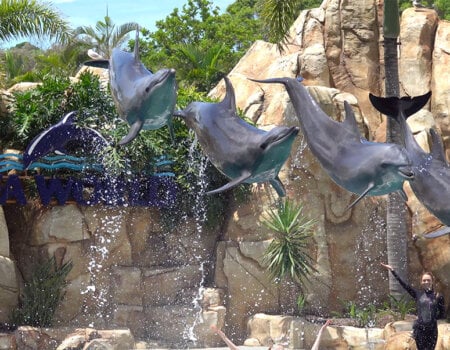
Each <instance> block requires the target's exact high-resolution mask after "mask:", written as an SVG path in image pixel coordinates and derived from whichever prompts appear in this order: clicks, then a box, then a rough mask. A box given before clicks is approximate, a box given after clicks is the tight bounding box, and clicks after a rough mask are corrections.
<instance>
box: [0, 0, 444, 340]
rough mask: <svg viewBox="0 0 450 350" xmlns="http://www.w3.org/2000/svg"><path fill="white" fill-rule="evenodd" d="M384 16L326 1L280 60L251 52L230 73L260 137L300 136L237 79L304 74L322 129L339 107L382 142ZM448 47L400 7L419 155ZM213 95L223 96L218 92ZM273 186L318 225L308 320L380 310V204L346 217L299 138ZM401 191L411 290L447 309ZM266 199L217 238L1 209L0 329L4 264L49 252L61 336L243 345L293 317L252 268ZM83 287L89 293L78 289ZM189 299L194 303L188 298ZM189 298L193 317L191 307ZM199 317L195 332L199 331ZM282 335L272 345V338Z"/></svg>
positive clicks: (120, 214)
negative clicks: (281, 187)
mask: <svg viewBox="0 0 450 350" xmlns="http://www.w3.org/2000/svg"><path fill="white" fill-rule="evenodd" d="M381 5H382V4H381V2H380V1H376V0H371V1H352V2H349V1H345V0H328V1H324V3H323V5H322V7H321V8H320V9H313V10H309V11H304V12H302V13H301V14H300V16H299V18H298V19H297V21H296V22H295V23H294V25H293V26H292V28H291V30H290V40H289V45H288V46H287V47H286V50H285V51H284V52H279V51H278V50H277V48H276V45H272V44H269V43H266V42H262V41H258V42H256V43H255V44H254V45H253V46H252V48H251V49H250V50H249V51H248V52H247V54H246V55H245V56H244V57H243V58H242V60H241V61H240V62H239V63H238V65H237V66H236V67H235V68H234V69H233V71H232V72H231V73H230V74H229V77H230V79H231V80H232V83H233V85H234V87H235V90H236V96H237V101H236V102H237V106H238V107H239V108H240V109H241V110H243V111H244V112H245V114H246V116H247V117H249V118H251V119H252V120H253V121H254V122H255V123H256V124H257V125H258V127H260V128H266V129H270V128H271V127H273V126H275V125H298V120H297V118H296V116H295V113H294V111H293V107H292V105H291V103H290V101H289V98H288V96H287V93H286V91H285V90H284V89H283V87H282V86H278V85H264V86H263V85H260V84H257V83H254V82H251V81H249V80H248V79H247V78H249V77H251V78H258V79H264V78H270V77H281V76H290V77H295V76H297V75H301V76H303V77H304V78H305V82H304V83H305V85H307V86H308V90H309V92H310V93H311V95H312V96H313V97H314V98H315V99H316V100H317V101H318V103H319V104H320V105H321V107H322V108H323V110H324V111H325V112H326V113H327V114H328V115H329V116H330V117H331V118H335V119H337V120H342V118H343V107H342V104H343V101H344V100H347V101H348V102H349V103H350V104H351V105H352V107H353V109H354V110H355V112H356V116H357V120H358V122H359V125H360V129H361V133H362V134H363V135H364V136H365V137H367V138H368V139H372V140H377V141H383V140H384V138H385V136H384V135H385V124H384V123H385V121H384V117H382V116H381V115H380V114H379V113H377V112H376V111H375V110H374V108H372V106H371V105H370V102H369V100H368V94H369V92H372V93H374V94H377V95H383V94H384V92H383V89H384V72H383V62H382V60H383V59H382V58H383V45H382V28H381V25H380V23H382V12H381V9H382V6H381ZM449 37H450V23H449V22H446V21H442V20H439V19H438V17H437V15H436V13H435V12H434V11H432V10H426V9H423V10H420V11H419V10H417V11H416V10H414V9H409V10H406V11H405V12H404V13H403V15H402V20H401V36H400V40H401V45H400V46H399V50H400V55H399V57H400V62H399V71H400V72H399V74H400V82H401V93H402V95H419V94H423V93H424V92H426V91H428V90H430V89H431V90H432V92H433V97H432V100H431V102H430V103H429V105H428V106H427V107H426V108H425V109H424V110H422V111H421V112H420V113H418V114H417V115H416V116H414V117H413V118H412V119H413V120H412V121H411V128H412V129H413V131H414V133H415V134H416V136H417V138H418V140H419V141H420V142H421V144H422V145H423V147H424V148H427V147H429V146H428V144H427V142H428V141H427V140H428V137H427V129H428V128H430V127H431V126H435V127H437V128H438V129H439V130H440V131H441V134H442V136H443V138H444V142H445V144H446V146H447V147H446V148H447V150H448V149H450V125H449V113H450V111H449V108H450V107H449V103H448V101H450V78H449V69H448V67H449V59H450V41H449V40H448V38H449ZM211 95H212V96H215V97H221V96H223V95H224V85H223V83H221V84H219V85H218V86H217V87H216V88H215V89H214V90H213V91H212V92H211ZM280 177H281V178H282V181H283V183H284V184H285V185H286V189H287V193H288V196H289V197H290V198H294V199H297V200H298V201H300V202H302V203H304V210H305V213H306V215H307V216H308V217H310V218H314V219H316V220H317V225H316V228H315V234H314V237H313V240H312V242H311V245H310V253H311V255H312V256H313V257H314V260H315V263H316V269H317V273H316V274H315V275H314V276H313V278H312V279H311V281H310V283H309V285H307V289H306V290H307V304H306V309H305V310H306V311H307V312H309V313H314V314H316V315H322V316H326V315H328V314H329V313H330V312H332V311H341V310H342V304H343V303H345V302H348V301H356V302H358V303H359V302H361V303H365V304H368V303H374V302H375V303H376V302H380V301H381V300H385V299H386V297H387V293H388V283H387V274H386V272H385V271H384V270H381V269H380V268H379V263H380V262H385V261H386V260H387V257H386V237H385V226H386V222H385V214H386V213H385V198H383V197H376V198H375V197H371V198H366V199H364V200H363V201H361V202H360V203H359V204H358V205H356V206H355V207H354V208H353V209H352V210H348V211H346V210H345V208H346V207H347V205H348V204H349V203H351V202H352V201H353V200H354V199H355V196H354V195H353V194H351V193H349V192H347V191H346V190H343V189H341V188H340V187H338V186H337V185H336V184H334V183H333V182H332V181H331V179H330V178H329V177H328V175H327V174H326V173H325V172H324V171H323V170H322V168H321V166H320V164H319V163H318V162H317V161H316V159H315V158H314V157H313V156H312V154H311V153H310V151H309V150H308V146H307V144H306V142H305V140H304V138H303V136H302V135H301V134H300V135H299V137H298V138H297V141H296V143H295V145H294V147H293V151H292V154H291V156H290V158H289V160H288V162H287V164H286V165H285V167H284V168H283V169H282V172H281V173H280ZM406 190H407V192H408V195H409V201H408V207H409V210H410V213H411V232H410V235H411V236H412V235H413V234H417V235H419V239H418V240H417V241H415V242H413V240H412V239H411V240H409V242H408V249H409V260H410V261H409V266H410V273H411V276H410V278H411V281H412V282H415V280H416V278H417V276H418V275H419V274H420V272H421V271H422V270H423V269H426V270H431V271H433V272H434V273H435V274H436V275H437V277H438V279H439V286H438V287H439V288H440V290H441V291H442V292H444V294H445V296H446V300H447V301H449V300H450V294H449V292H450V291H449V289H448V286H449V285H450V269H449V264H450V251H449V250H450V244H449V243H450V242H449V240H450V237H449V236H447V237H441V238H439V239H435V240H425V239H422V238H421V237H420V236H421V234H422V233H423V232H427V231H429V230H431V229H432V228H433V227H436V226H438V225H439V222H438V220H437V219H435V218H434V217H433V216H431V215H430V214H429V213H428V212H427V211H426V209H425V208H424V207H423V206H422V205H421V204H420V203H419V202H418V201H417V200H416V199H415V197H414V195H413V193H412V192H411V191H410V190H409V189H408V186H407V185H406ZM275 201H276V194H274V192H273V190H272V189H271V188H270V186H268V185H265V184H263V185H255V186H254V187H253V189H252V194H251V196H250V200H249V201H248V202H246V203H244V204H242V203H241V204H237V203H231V211H230V213H229V215H228V218H229V219H228V220H227V221H226V224H225V226H224V227H222V228H220V229H216V230H211V231H208V232H206V231H204V232H200V233H199V232H197V231H196V225H195V223H194V222H192V221H188V222H186V223H185V224H183V228H179V229H177V230H175V231H174V232H170V233H169V232H167V231H166V230H164V228H163V226H162V225H161V223H160V219H159V213H158V211H157V210H142V209H136V208H126V209H123V210H120V209H113V210H108V209H106V208H80V207H77V206H75V205H70V206H66V207H51V208H36V207H29V208H25V210H24V209H23V208H20V207H10V206H6V207H5V208H4V210H5V217H6V222H7V224H8V229H9V237H11V242H12V243H11V246H12V248H11V250H12V252H13V255H14V258H13V259H12V258H11V256H10V249H9V244H10V243H9V239H8V229H6V225H4V226H5V227H4V229H2V226H1V225H0V244H1V246H0V254H1V255H2V257H1V259H0V263H1V264H0V269H1V270H2V271H9V272H8V274H6V272H5V276H6V275H7V276H8V280H9V281H10V282H8V283H2V284H0V289H1V290H2V292H1V293H0V295H1V298H2V299H1V300H6V301H5V302H4V303H3V302H2V303H0V308H1V311H2V313H0V317H2V318H1V320H2V321H4V320H5V319H6V316H7V314H8V312H9V310H10V309H11V308H12V307H13V306H14V305H15V304H16V303H17V296H18V291H19V278H18V276H17V274H16V269H15V268H14V265H15V264H14V262H16V264H17V267H18V269H19V270H20V272H21V274H22V275H24V276H27V274H28V273H29V272H30V271H31V266H32V265H33V263H34V262H35V261H39V259H43V258H46V257H48V256H51V255H54V254H56V255H57V256H59V257H60V259H63V260H68V259H72V260H73V261H74V269H73V271H72V272H71V274H70V275H69V280H70V281H69V285H68V287H67V294H66V298H65V299H64V301H63V303H62V305H61V307H60V309H59V310H58V320H59V324H61V325H66V324H71V325H82V326H86V325H88V324H90V323H93V324H94V326H105V327H109V326H120V327H123V326H126V327H130V328H131V330H132V332H133V334H135V335H136V336H137V337H144V338H158V339H162V340H166V341H172V342H175V343H182V342H186V341H188V340H187V339H191V340H192V337H191V338H190V335H189V332H191V331H192V332H193V333H192V334H191V335H194V338H195V337H197V340H198V341H199V343H200V344H203V345H209V346H213V345H217V344H220V340H219V339H217V338H215V337H213V336H212V335H211V333H210V332H209V331H208V327H209V325H210V324H218V326H219V327H224V329H225V330H226V332H227V333H228V334H229V335H231V336H232V338H233V340H234V341H236V342H237V343H240V342H242V341H243V340H244V339H245V338H246V337H247V336H248V334H249V333H252V331H251V330H250V332H247V322H248V321H249V319H250V320H254V317H253V315H255V314H258V313H269V314H291V313H292V312H293V310H294V309H295V305H296V298H297V295H298V289H297V288H296V287H295V286H294V285H291V284H289V283H283V284H280V285H275V284H274V283H272V282H271V281H269V279H268V278H267V274H266V273H265V269H264V267H263V265H262V261H261V258H262V255H263V252H264V250H265V248H266V247H267V246H268V244H269V243H270V240H271V239H272V235H271V233H270V232H269V231H268V230H267V229H266V228H265V227H264V226H262V224H261V218H262V216H263V215H264V212H265V211H266V210H267V209H268V208H269V207H271V206H273V205H274V203H275ZM114 220H116V221H114ZM102 247H103V248H104V249H105V250H102V249H101V248H102ZM105 251H106V252H107V254H106V255H102V252H105ZM96 259H100V260H96ZM99 266H100V267H99ZM204 268H206V269H207V270H208V271H209V273H210V274H211V275H212V276H213V277H212V278H211V279H210V280H213V283H212V285H211V287H212V286H213V287H215V288H212V289H207V290H203V289H204V288H203V285H202V283H201V280H202V277H204V274H202V272H203V269H204ZM90 286H95V288H96V289H95V290H89V288H88V287H90ZM80 291H81V292H83V293H80ZM199 291H200V292H202V293H200V294H201V295H202V296H201V297H200V298H197V293H198V292H199ZM196 298H197V299H196ZM192 300H197V302H198V305H197V306H195V307H193V306H192V304H191V302H192ZM197 307H198V309H197ZM199 310H200V314H201V315H202V317H203V323H200V324H199V323H197V319H196V317H197V316H198V315H199V313H198V311H199ZM194 311H195V312H194ZM264 322H266V321H264ZM266 323H267V322H266ZM267 324H268V323H267ZM283 324H284V323H283ZM194 325H195V327H196V328H195V327H194ZM249 325H250V327H251V323H249ZM191 326H193V327H191ZM283 327H284V328H286V329H284V328H283ZM283 327H281V328H283V329H284V330H289V329H290V328H289V326H288V325H284V326H283ZM281 328H280V330H279V332H278V331H277V332H278V333H276V334H277V336H279V335H282V334H283V329H281ZM292 336H293V335H292V334H291V337H292ZM261 339H262V338H261ZM291 339H292V338H291ZM266 340H267V339H266ZM261 341H262V342H264V341H263V340H261Z"/></svg>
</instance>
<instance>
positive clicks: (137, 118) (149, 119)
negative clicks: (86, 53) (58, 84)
mask: <svg viewBox="0 0 450 350" xmlns="http://www.w3.org/2000/svg"><path fill="white" fill-rule="evenodd" d="M84 64H85V65H87V66H92V67H101V68H108V67H109V83H110V90H111V94H112V96H113V99H114V104H115V106H116V109H117V112H118V113H119V116H120V117H121V118H122V119H123V120H125V121H127V122H128V124H129V125H130V126H131V127H130V130H129V132H128V134H127V135H126V136H125V137H123V138H122V140H120V141H119V143H118V144H119V145H125V144H127V143H129V142H131V141H132V140H134V139H135V138H136V137H137V135H138V133H139V132H140V131H141V130H142V129H143V130H155V129H159V128H161V127H163V126H164V125H167V126H168V127H169V132H170V136H171V138H172V140H174V131H173V125H172V114H173V111H174V109H175V104H176V100H177V87H176V80H175V70H174V69H160V70H159V71H157V72H156V73H154V74H153V73H152V72H151V71H149V70H148V69H147V68H145V66H144V65H143V64H142V62H141V61H140V59H139V29H138V30H136V41H135V44H134V52H133V53H130V52H125V51H123V50H120V49H119V48H114V49H113V51H112V54H111V58H110V60H102V59H96V60H91V61H87V62H85V63H84Z"/></svg>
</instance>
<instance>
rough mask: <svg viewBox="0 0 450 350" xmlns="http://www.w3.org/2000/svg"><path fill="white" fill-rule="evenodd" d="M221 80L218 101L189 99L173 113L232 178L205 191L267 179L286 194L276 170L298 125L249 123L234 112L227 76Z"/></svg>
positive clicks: (212, 159) (221, 170) (232, 94)
mask: <svg viewBox="0 0 450 350" xmlns="http://www.w3.org/2000/svg"><path fill="white" fill-rule="evenodd" d="M224 80H225V86H226V95H225V97H224V99H223V100H222V101H221V102H219V103H207V102H192V103H190V104H189V105H188V106H187V107H186V108H185V109H184V110H180V111H176V112H175V113H174V116H178V117H182V118H183V119H184V121H185V122H186V125H187V126H188V127H189V128H190V129H192V130H194V132H195V134H196V136H197V138H198V141H199V143H200V145H201V147H202V149H203V151H204V153H205V154H206V156H207V157H208V158H209V160H210V161H211V163H212V164H213V165H214V166H215V167H216V168H217V169H218V170H219V171H220V172H221V173H222V174H224V175H225V176H226V177H228V178H229V179H231V181H230V182H228V183H227V184H226V185H224V186H222V187H220V188H217V189H215V190H212V191H209V192H207V193H208V194H215V193H219V192H223V191H226V190H228V189H230V188H233V187H235V186H237V185H239V184H241V183H255V182H266V181H268V182H269V183H270V184H271V185H272V186H273V188H274V189H275V191H276V192H277V194H278V195H279V196H280V197H283V196H285V195H286V191H285V189H284V186H283V184H282V182H281V181H280V179H279V177H278V173H279V171H280V169H281V167H282V166H283V164H284V163H285V161H286V160H287V158H288V156H289V154H290V152H291V148H292V143H293V141H294V139H295V137H296V136H297V134H298V132H299V128H297V127H287V126H277V127H275V128H273V129H271V130H270V131H264V130H261V129H258V128H256V127H254V126H252V125H250V124H248V123H247V122H245V121H244V120H242V119H241V118H240V117H239V116H238V114H237V111H236V101H235V94H234V88H233V85H232V84H231V82H230V80H229V79H228V77H225V78H224Z"/></svg>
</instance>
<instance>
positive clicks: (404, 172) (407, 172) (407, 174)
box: [398, 167, 415, 181]
mask: <svg viewBox="0 0 450 350" xmlns="http://www.w3.org/2000/svg"><path fill="white" fill-rule="evenodd" d="M398 170H399V172H400V175H401V176H403V177H404V178H405V179H406V180H409V181H411V180H414V176H415V175H414V172H413V171H412V170H411V168H410V167H404V168H399V169H398Z"/></svg>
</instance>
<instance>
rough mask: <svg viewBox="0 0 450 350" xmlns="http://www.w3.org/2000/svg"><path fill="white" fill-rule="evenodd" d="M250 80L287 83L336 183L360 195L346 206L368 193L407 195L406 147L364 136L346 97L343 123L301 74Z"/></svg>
mask: <svg viewBox="0 0 450 350" xmlns="http://www.w3.org/2000/svg"><path fill="white" fill-rule="evenodd" d="M250 80H252V81H255V82H258V83H278V84H283V85H284V86H285V88H286V90H287V93H288V95H289V97H290V100H291V102H292V104H293V106H294V109H295V112H296V114H297V118H298V120H299V122H300V126H301V128H302V131H303V134H304V136H305V138H306V141H307V143H308V146H309V149H310V150H311V152H312V154H313V155H314V156H315V157H316V158H317V160H318V161H319V163H320V164H321V165H322V167H323V169H324V170H325V171H326V172H327V173H328V175H329V176H330V177H331V178H332V179H333V181H334V182H335V183H336V184H338V185H339V186H341V187H343V188H345V189H346V190H348V191H350V192H353V193H356V194H358V195H359V197H358V198H357V199H356V200H355V201H354V202H353V203H351V204H350V205H349V207H348V208H347V209H349V208H351V207H353V206H354V205H355V204H356V203H358V202H359V201H360V200H361V199H362V198H364V196H366V195H367V196H378V195H384V194H387V193H390V192H394V191H399V192H400V193H401V194H402V196H403V198H404V199H406V194H405V192H404V191H403V183H404V181H405V180H408V181H409V180H412V179H413V178H414V174H413V172H412V169H411V162H410V160H409V159H408V157H407V153H406V150H405V149H404V148H403V147H401V146H400V145H396V144H392V143H378V142H370V141H367V140H366V139H365V138H363V137H362V136H361V135H360V132H359V130H358V126H357V123H356V119H355V115H354V113H353V110H352V108H351V107H350V105H349V104H348V103H347V101H345V102H344V108H345V114H346V117H345V120H344V122H342V123H340V122H337V121H334V120H332V119H331V118H330V117H329V116H328V115H327V114H325V112H323V111H322V109H321V108H320V107H319V105H318V104H317V103H316V101H315V100H314V99H313V98H312V97H311V95H310V94H309V93H308V91H307V90H306V88H305V87H304V86H303V84H301V83H300V81H301V80H303V79H302V78H298V79H296V78H289V77H286V78H273V79H266V80H257V79H250Z"/></svg>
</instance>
